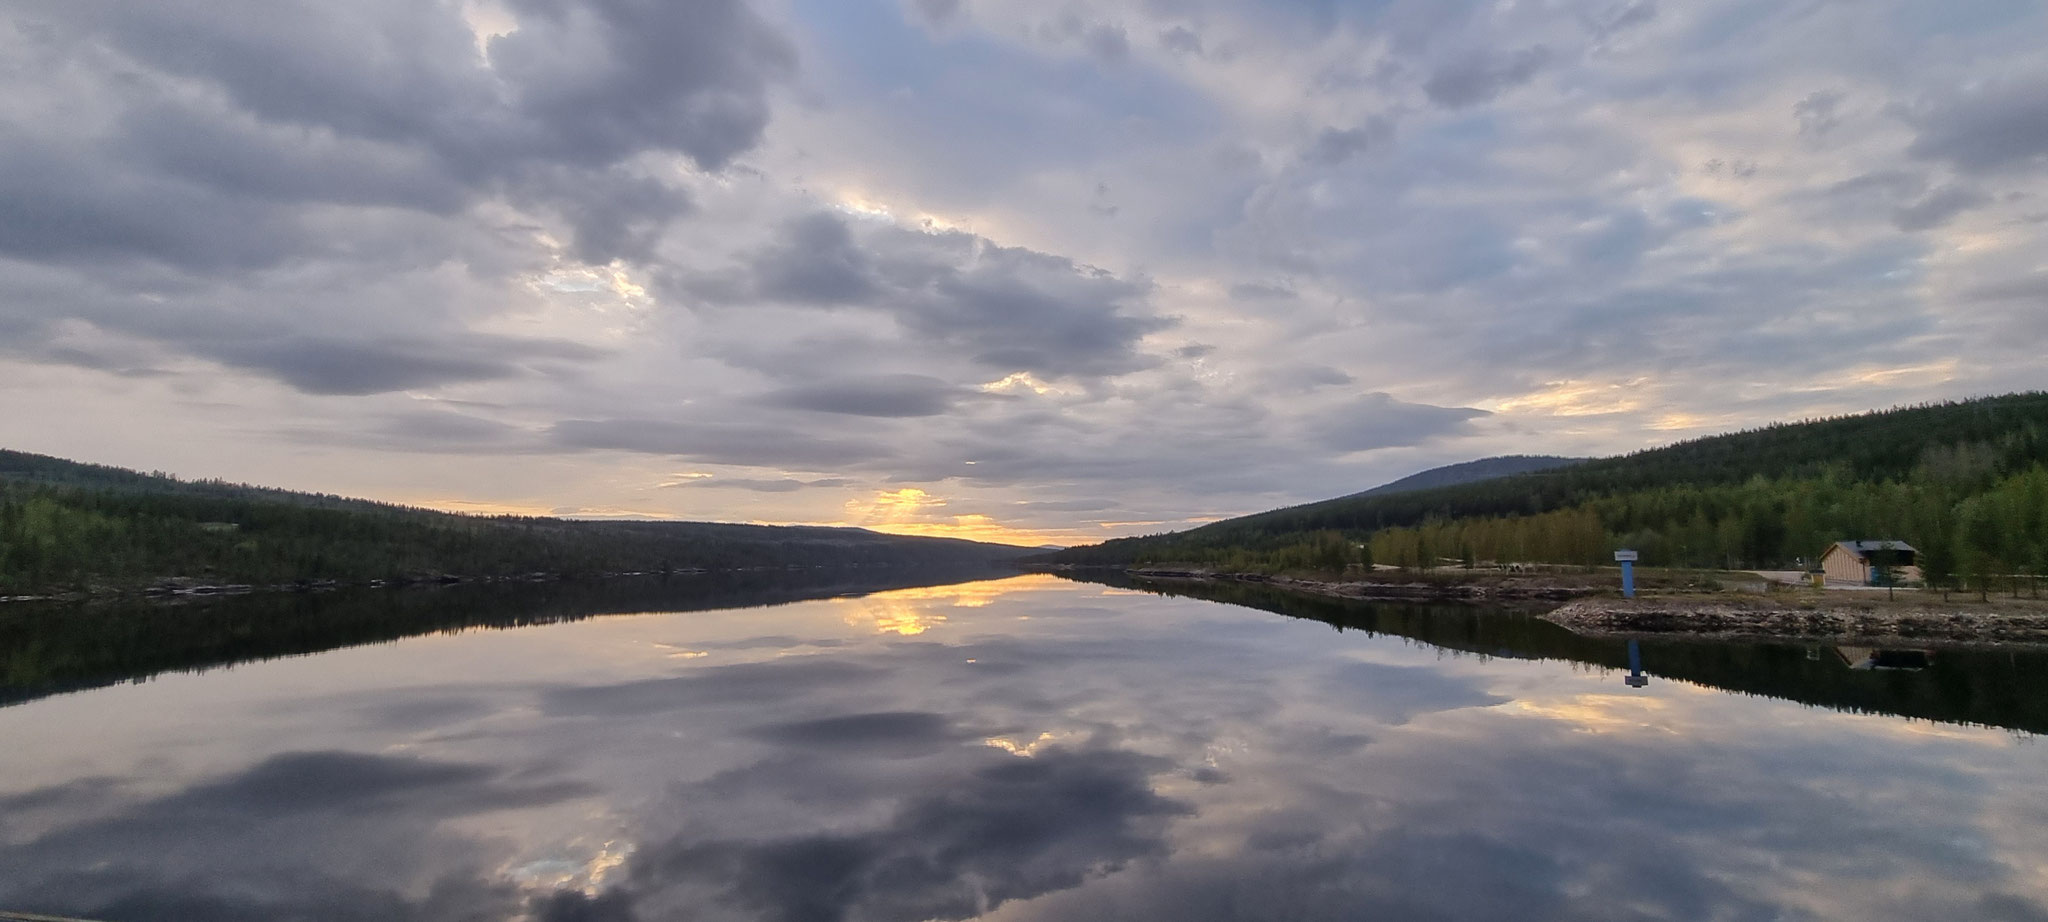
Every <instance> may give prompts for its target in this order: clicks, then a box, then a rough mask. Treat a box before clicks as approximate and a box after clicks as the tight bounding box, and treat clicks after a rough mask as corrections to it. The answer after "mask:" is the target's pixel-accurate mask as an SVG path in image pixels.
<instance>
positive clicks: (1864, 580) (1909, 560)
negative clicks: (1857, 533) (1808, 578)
mask: <svg viewBox="0 0 2048 922" xmlns="http://www.w3.org/2000/svg"><path fill="white" fill-rule="evenodd" d="M1887 560H1888V561H1889V563H1890V564H1891V567H1892V572H1893V573H1894V574H1895V575H1896V577H1897V581H1898V582H1901V583H1912V582H1919V580H1920V567H1919V563H1920V552H1919V551H1916V550H1914V549H1913V546H1912V545H1910V544H1907V543H1906V542H1904V541H1837V542H1835V543H1833V544H1830V545H1828V549H1827V552H1826V553H1823V554H1821V556H1820V569H1821V571H1822V572H1824V573H1826V574H1827V581H1828V582H1830V583H1834V584H1836V585H1847V586H1882V585H1884V565H1885V564H1886V562H1887Z"/></svg>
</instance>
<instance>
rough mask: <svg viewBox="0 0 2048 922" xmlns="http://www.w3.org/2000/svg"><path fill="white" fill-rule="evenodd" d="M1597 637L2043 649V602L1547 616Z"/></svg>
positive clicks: (1907, 600)
mask: <svg viewBox="0 0 2048 922" xmlns="http://www.w3.org/2000/svg"><path fill="white" fill-rule="evenodd" d="M1542 618H1543V619H1544V620H1546V621H1549V622H1552V623H1554V624H1557V625H1560V626H1563V627H1565V628H1567V629H1569V630H1572V631H1575V632H1577V633H1581V634H1588V635H1594V636H1624V637H1650V636H1657V637H1668V636H1673V635H1680V636H1688V637H1700V638H1708V639H1715V640H1770V641H1815V642H1826V643H1834V644H1875V645H1881V646H1949V645H1969V646H2004V645H2014V644H2024V645H2029V646H2048V601H2043V600H2036V599H2011V598H2006V599H1999V598H1993V599H1990V600H1988V601H1984V602H1979V601H1977V600H1975V599H1968V600H1964V599H1953V600H1950V601H1942V600H1941V599H1940V598H1939V597H1938V596H1937V595H1936V594H1934V593H1925V594H1923V593H1910V594H1906V595H1905V597H1902V598H1898V599H1884V598H1873V597H1871V596H1869V595H1866V594H1863V593H1854V594H1851V593H1844V592H1825V593H1822V592H1814V593H1802V594H1798V595H1796V596H1792V597H1790V598H1781V597H1775V596H1732V597H1724V598H1715V597H1705V598H1657V597H1651V598H1640V599H1619V598H1584V599H1578V600H1575V601H1572V602H1569V603H1566V604H1565V605H1562V606H1560V607H1558V608H1556V609H1554V610H1552V611H1550V612H1548V613H1546V614H1544V615H1542Z"/></svg>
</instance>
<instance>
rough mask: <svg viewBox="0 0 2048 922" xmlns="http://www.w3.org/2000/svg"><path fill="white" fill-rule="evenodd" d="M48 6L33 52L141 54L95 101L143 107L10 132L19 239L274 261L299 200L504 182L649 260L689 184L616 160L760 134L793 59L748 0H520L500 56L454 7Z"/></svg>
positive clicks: (721, 145)
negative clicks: (87, 131) (26, 132)
mask: <svg viewBox="0 0 2048 922" xmlns="http://www.w3.org/2000/svg"><path fill="white" fill-rule="evenodd" d="M36 7H37V9H38V12H39V13H40V14H42V15H44V16H47V17H49V18H50V20H51V21H52V22H53V24H54V26H55V27H54V28H52V29H51V30H49V31H48V32H47V33H44V34H45V35H46V38H45V41H44V42H43V44H42V45H41V46H38V47H37V48H35V49H34V52H35V53H37V54H40V55H42V56H45V57H47V58H49V59H50V60H51V61H52V62H53V63H56V62H62V63H70V64H75V63H77V62H80V61H84V60H89V59H90V58H91V57H92V56H93V55H94V54H95V49H96V48H98V47H104V48H107V49H110V50H111V51H112V52H113V53H115V54H118V55H120V56H122V57H123V58H125V60H124V61H122V62H121V64H120V65H117V66H125V72H124V73H123V74H122V76H121V78H120V82H119V83H118V86H119V90H118V91H109V92H108V93H107V94H106V96H105V97H104V100H92V102H93V103H100V102H102V101H109V102H112V103H113V104H114V105H117V106H125V111H122V112H121V114H120V116H119V117H118V118H117V119H115V125H116V129H115V130H114V131H113V132H112V133H111V134H108V135H106V136H104V137H102V138H97V139H75V140H73V141H71V142H69V143H71V144H73V145H80V144H82V145H83V146H82V148H74V149H69V150H67V149H64V148H62V147H60V146H59V145H61V144H64V143H67V142H64V141H63V140H61V136H60V137H59V138H52V139H48V140H46V141H44V140H30V139H25V138H22V137H14V138H11V139H10V138H0V143H4V144H9V145H10V146H26V147H28V148H30V149H26V150H23V149H16V150H13V151H11V152H10V156H9V157H8V159H9V161H10V162H14V163H21V164H23V165H24V166H26V167H27V169H26V171H25V172H22V171H15V170H10V171H9V172H10V175H12V176H14V177H16V178H17V179H18V180H21V181H22V182H20V184H19V185H13V186H8V187H0V214H5V215H6V216H7V217H8V218H9V220H7V221H5V222H4V223H5V225H6V226H9V227H18V226H21V225H20V223H19V222H21V221H28V222H29V224H28V225H27V226H28V227H30V228H34V229H36V230H37V231H38V233H35V234H33V235H31V234H28V233H24V234H22V236H21V237H20V238H19V239H16V238H12V237H11V236H10V235H6V234H0V249H6V250H9V251H12V252H20V253H24V254H26V255H32V256H38V257H47V256H50V255H52V254H53V253H55V252H59V251H61V250H62V249H64V248H71V249H75V250H78V251H81V252H82V253H84V254H86V255H91V256H95V257H101V258H103V257H105V256H109V255H116V254H123V253H125V254H132V255H136V256H141V257H146V258H154V259H166V260H170V261H174V262H176V263H178V264H180V265H184V266H188V267H198V268H204V267H217V266H235V265H264V264H270V263H275V262H277V261H279V260H281V259H284V258H286V257H287V256H297V255H304V254H306V253H307V251H308V248H309V247H312V246H314V243H313V241H312V240H310V239H309V238H308V237H307V235H306V233H305V231H304V229H303V225H304V223H305V221H306V220H307V216H306V215H305V214H304V213H303V212H296V211H290V210H285V208H286V206H291V205H296V204H301V203H308V202H326V203H337V204H352V205H382V206H395V207H399V208H405V209H418V210H424V211H430V212H434V213H439V214H444V215H445V214H452V213H455V212H457V211H459V210H461V209H462V208H464V207H467V206H468V205H469V204H470V203H473V202H475V201H478V200H479V199H481V198H483V197H486V196H490V195H493V194H497V193H500V192H504V193H507V194H509V196H510V197H511V198H512V199H514V200H515V201H520V202H522V203H528V204H534V205H537V206H540V207H542V208H544V209H547V210H551V211H555V212H558V213H561V215H562V216H563V219H564V220H565V221H566V222H567V223H568V224H569V225H570V226H571V228H572V236H573V238H574V241H575V246H576V248H577V250H578V253H579V255H580V256H582V257H584V258H587V259H591V260H594V261H600V262H602V261H604V260H607V259H609V258H612V257H616V256H631V257H644V256H645V255H646V253H647V240H646V238H648V237H649V236H651V235H652V234H653V233H655V232H656V229H655V227H654V225H658V224H660V223H661V222H664V221H666V220H669V219H672V218H673V217H675V216H676V215H679V214H681V213H683V212H684V211H685V210H686V209H687V198H686V197H685V196H684V195H683V194H682V193H681V192H680V191H678V190H676V189H674V188H671V187H669V186H668V185H667V184H665V183H662V182H660V181H658V180H656V179H654V178H652V177H651V176H650V175H648V174H636V175H625V174H622V173H621V172H620V169H621V164H623V163H625V162H626V161H627V160H628V159H629V158H631V157H633V156H635V155H636V154H640V153H643V152H649V151H673V152H677V153H680V154H683V155H685V156H688V157H690V158H691V159H692V160H693V161H695V162H696V163H697V164H698V165H699V166H701V167H703V168H705V169H717V168H720V167H723V166H725V165H726V164H727V163H729V162H730V161H731V160H732V158H733V157H734V156H736V155H738V154H739V153H740V152H742V151H744V150H746V149H748V148H750V147H752V146H754V145H755V144H756V143H757V142H758V141H759V139H760V136H761V132H762V129H763V127H764V126H765V125H766V122H767V118H768V110H767V102H766V90H767V87H768V85H769V84H771V83H773V82H775V81H777V80H779V79H781V78H782V77H783V76H785V75H787V74H788V73H789V72H790V71H791V69H792V68H793V66H794V57H793V53H792V51H791V50H790V46H789V44H788V42H787V41H786V40H784V39H783V38H782V37H781V36H779V35H777V34H776V33H775V32H774V30H773V29H772V28H770V27H769V26H768V25H767V24H766V23H765V22H764V21H763V20H761V19H760V18H759V17H758V16H756V15H755V14H754V13H753V12H751V11H750V10H749V9H748V7H747V6H746V5H745V4H744V3H743V2H740V0H710V2H704V3H693V4H686V5H666V4H660V5H654V6H646V5H642V4H632V3H627V2H624V0H518V2H514V3H511V4H509V7H510V9H511V10H512V11H513V12H514V13H515V14H516V15H517V16H518V17H519V19H520V22H521V24H522V26H523V27H522V28H520V29H518V30H517V31H514V32H512V33H511V34H508V35H503V36H499V37H497V38H495V39H493V40H492V41H491V42H490V44H489V47H488V49H487V51H486V54H485V55H484V56H482V57H479V56H478V55H477V53H476V50H475V47H474V38H473V36H472V34H471V33H470V31H469V28H468V26H467V25H465V24H464V23H463V21H462V20H461V18H460V16H459V15H458V10H456V8H454V7H452V6H445V5H435V4H429V5H420V4H410V3H399V2H388V0H369V2H365V3H360V4H353V5H351V7H350V9H349V12H348V13H347V14H346V15H344V14H341V13H338V12H337V11H334V10H332V9H329V8H327V7H325V6H323V5H321V4H318V3H310V2H303V0H283V2H279V3H274V4H268V5H266V8H265V15H264V16H261V17H249V16H245V15H242V14H241V12H240V11H237V10H229V9H224V8H221V7H219V6H218V5H216V4H207V3H199V2H190V0H167V2H164V3H154V4H148V5H146V6H134V5H130V4H112V3H100V2H88V3H78V4H36ZM181 85H197V86H201V87H204V88H206V89H208V90H209V91H211V92H213V93H216V94H218V95H216V96H208V95H205V94H191V93H185V92H181V91H180V89H179V87H180V86H181ZM71 102H73V103H74V104H78V103H80V102H82V101H81V100H71ZM110 178H113V179H115V180H116V181H115V182H114V183H112V184H110V183H109V182H108V179H110Z"/></svg>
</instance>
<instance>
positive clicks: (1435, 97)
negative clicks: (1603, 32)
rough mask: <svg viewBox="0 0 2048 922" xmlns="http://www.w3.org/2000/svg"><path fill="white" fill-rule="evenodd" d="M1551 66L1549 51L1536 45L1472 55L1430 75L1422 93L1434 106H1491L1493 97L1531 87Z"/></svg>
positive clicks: (1460, 107)
mask: <svg viewBox="0 0 2048 922" xmlns="http://www.w3.org/2000/svg"><path fill="white" fill-rule="evenodd" d="M1549 62H1550V50H1549V49H1548V48H1545V47H1544V46H1542V45H1534V46H1531V47H1528V48H1523V49H1520V50H1518V51H1502V52H1495V53H1493V54H1491V55H1487V54H1473V55H1470V56H1467V57H1465V58H1462V59H1460V60H1458V61H1456V62H1455V63H1452V64H1449V65H1446V66H1444V67H1442V68H1440V69H1438V70H1437V71H1435V72H1434V73H1432V74H1430V75H1429V79H1428V80H1426V81H1424V82H1423V84H1422V92H1423V93H1424V94H1425V95H1427V96H1428V97H1429V99H1430V101H1431V102H1434V103H1436V104H1437V105H1440V106H1444V107H1446V108H1450V109H1462V108H1464V107H1466V106H1473V105H1478V104H1480V103H1484V102H1491V101H1492V100H1493V99H1494V97H1497V96H1499V95H1500V94H1502V93H1505V92H1507V91H1508V90H1510V89H1513V88H1515V87H1518V86H1521V85H1522V84H1524V83H1528V82H1529V81H1530V80H1531V79H1533V78H1534V77H1535V76H1536V72H1537V71H1539V70H1542V69H1543V66H1544V65H1545V64H1548V63H1549Z"/></svg>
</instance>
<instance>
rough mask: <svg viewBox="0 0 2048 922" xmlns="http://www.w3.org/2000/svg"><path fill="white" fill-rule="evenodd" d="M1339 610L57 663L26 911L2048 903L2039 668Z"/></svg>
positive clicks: (907, 607)
mask: <svg viewBox="0 0 2048 922" xmlns="http://www.w3.org/2000/svg"><path fill="white" fill-rule="evenodd" d="M469 598H474V597H469ZM1237 601H1240V602H1247V603H1250V604H1254V605H1257V604H1264V605H1265V607H1267V608H1274V609H1281V610H1286V609H1288V607H1289V605H1294V604H1308V603H1282V602H1275V601H1273V600H1272V599H1270V598H1264V599H1262V598H1251V597H1243V598H1238V599H1237ZM508 604H509V603H508ZM1316 604H1317V605H1325V606H1327V605H1335V604H1336V603H1316ZM486 607H488V606H486ZM515 607H516V606H515ZM1310 607H1311V608H1312V609H1313V610H1307V611H1289V613H1290V614H1295V615H1298V616H1299V615H1306V617H1286V616H1283V615H1281V614H1276V613H1274V612H1272V611H1264V610H1259V609H1258V608H1254V607H1247V606H1246V605H1236V604H1225V603H1222V602H1218V601H1211V600H1207V599H1200V598H1188V597H1168V596H1162V595H1156V594H1150V593H1146V592H1142V591H1138V590H1136V589H1133V588H1128V587H1119V586H1105V585H1096V584H1088V583H1077V582H1068V581H1063V580H1060V579H1057V578H1053V577H1048V576H1029V577H1019V578H1014V579H1005V580H996V581H982V582H973V583H965V584H959V585H952V586H941V587H918V588H908V589H898V590H891V591H884V592H878V593H871V594H866V595H860V596H855V597H838V598H822V599H814V600H810V601H799V602H793V603H790V604H784V605H780V606H778V607H772V608H744V609H723V610H700V611H687V612H670V613H650V614H615V615H610V616H607V617H593V618H586V619H583V620H562V621H560V622H559V623H551V624H534V625H530V626H524V627H518V628H516V629H508V630H466V631H464V630H455V631H447V632H443V633H433V634H426V635H422V636H413V637H406V638H403V639H398V640H388V639H385V638H386V637H388V636H391V635H389V634H385V633H377V632H371V635H370V636H366V637H364V638H363V639H370V640H381V641H383V642H379V643H372V644H368V645H362V646H354V647H347V648H343V649H336V650H332V651H329V652H323V653H315V654H309V655H297V656H292V657H290V658H283V659H270V660H259V661H252V662H244V663H241V664H239V665H234V666H232V667H230V668H210V669H207V670H205V671H195V672H179V671H170V672H162V673H161V674H157V675H155V677H154V678H151V679H149V680H148V681H146V682H139V683H133V684H112V685H105V686H104V687H97V688H90V689H87V690H79V691H71V692H68V693H61V694H47V693H41V694H44V696H43V697H37V698H33V699H32V700H23V701H22V703H17V704H14V705H12V706H9V707H5V708H0V768H4V772H0V908H5V909H20V910H32V911H40V912H58V913H68V914H75V915H85V916H90V917H95V918H102V919H109V920H117V922H126V920H137V922H140V920H157V919H165V920H168V919H180V920H183V919H194V920H196V919H229V920H239V919H250V920H256V919H263V920H290V919H309V920H312V919H318V920H326V919H350V920H355V919H362V920H371V919H375V920H412V919H419V920H465V919H475V920H508V919H533V920H551V922H564V920H627V919H638V920H658V919H771V920H792V922H793V920H834V919H848V920H921V919H966V918H990V919H1082V918H1123V919H1158V920H1208V919H1357V918H1388V919H1473V918H1514V919H1594V918H1599V919H1759V920H1761V919H1902V920H1903V919H1916V920H1917V919H1930V918H1972V919H1988V920H2000V919H2009V920H2021V919H2040V918H2048V796H2044V795H2048V750H2044V749H2043V747H2042V746H2041V744H2040V743H2039V742H2038V741H2037V739H2036V738H2035V737H2034V736H2032V735H2031V734H2030V733H2029V732H2027V730H2026V726H2027V725H2028V724H2029V723H2030V722H2031V721H2033V720H2034V719H2036V718H2035V715H2036V713H2037V712H2036V711H2035V710H2034V708H2038V706H2039V705H2038V702H2035V703H2032V704H2029V703H2028V702H2027V700H2024V699H2028V698H2029V696H2028V695H2027V694H2025V689H2024V688H2021V687H2019V686H2024V684H2025V683H2026V682H2027V681H2031V678H2030V677H2033V676H2037V675H2039V674H2040V663H2039V662H2038V661H2037V660H2035V659H2029V658H2026V657H2017V656H2005V657H2003V658H2002V659H2001V658H2000V656H1999V655H1995V654H1948V653H1937V655H1936V656H1935V657H1934V658H1933V659H1932V660H1931V661H1929V662H1928V663H1927V664H1926V665H1927V668H1923V669H1917V670H1857V669H1851V668H1850V666H1851V664H1852V663H1853V662H1856V660H1855V659H1854V655H1853V653H1852V654H1849V655H1844V654H1842V653H1840V652H1838V651H1834V650H1832V649H1818V648H1816V649H1806V648H1796V647H1786V648H1776V647H1744V648H1730V647H1715V646H1704V647H1703V646H1698V645H1694V646H1672V645H1653V646H1650V647H1647V648H1643V649H1641V650H1639V654H1640V655H1641V657H1642V660H1643V665H1644V672H1645V681H1646V682H1647V684H1646V685H1644V686H1642V687H1635V686H1633V685H1631V684H1629V683H1628V682H1627V681H1626V680H1627V678H1628V672H1627V670H1626V669H1625V668H1618V667H1625V666H1626V663H1627V660H1626V654H1625V649H1624V648H1623V647H1622V646H1621V645H1618V644H1613V643H1608V642H1597V641H1586V640H1584V639H1582V638H1574V637H1572V636H1571V635H1568V634H1564V633H1562V632H1560V631H1558V630H1557V629H1555V628H1553V627H1551V626H1549V625H1545V624H1542V623H1541V622H1535V621H1533V620H1531V619H1528V618H1526V617H1521V616H1516V615H1512V614H1508V613H1504V612H1496V611H1485V610H1475V609H1424V608H1415V607H1409V606H1363V605H1336V607H1335V608H1328V607H1322V608H1316V607H1315V606H1313V605H1311V606H1310ZM572 614H573V613H572ZM1319 618H1320V619H1322V620H1316V619H1319ZM202 620H203V619H202ZM227 620H229V621H233V620H235V619H227ZM516 620H517V619H515V621H516ZM528 620H549V619H528ZM1326 622H1327V623H1326ZM351 623H353V622H351ZM479 623H491V622H488V621H486V622H479ZM1333 623H1334V624H1338V625H1341V626H1343V627H1346V628H1347V629H1346V630H1342V631H1339V630H1333V629H1332V624H1333ZM244 624H245V627H246V625H247V623H246V622H244ZM452 626H454V625H452V624H442V625H437V626H436V627H439V628H447V627H452ZM250 630H254V631H255V632H256V635H258V636H260V635H261V633H262V632H261V630H260V629H256V628H251V629H250ZM245 636H248V635H245ZM318 648H319V647H318V646H317V645H316V646H313V647H305V646H303V645H302V646H301V647H297V648H292V649H290V650H286V651H284V652H297V653H306V652H307V651H308V650H310V649H318ZM209 649H212V648H209ZM1702 651H1716V652H1702ZM261 655H276V653H275V652H272V653H265V654H261ZM60 658H61V659H66V661H69V657H68V656H67V657H60ZM228 659H232V657H228V658H226V659H223V658H220V657H216V658H215V659H213V660H208V661H206V662H205V663H196V664H195V665H205V664H207V663H211V664H213V665H214V666H216V667H218V666H220V665H222V664H223V663H225V662H227V661H228ZM30 661H31V662H36V663H43V664H45V665H46V666H47V663H49V662H51V661H52V660H50V659H49V658H47V657H46V658H45V659H42V660H30ZM95 668H98V669H99V670H100V671H99V672H95V673H93V675H95V676H99V677H100V678H98V679H95V680H94V681H92V682H84V683H74V685H77V686H81V687H82V686H83V685H91V684H98V683H99V682H102V681H108V680H109V679H108V678H106V676H107V675H108V673H107V670H108V669H111V668H114V667H111V666H107V665H105V664H101V665H100V666H98V667H95ZM162 668H164V667H163V665H161V664H159V665H158V666H155V667H152V668H151V669H149V670H147V671H148V672H156V671H158V670H160V669H162ZM1999 670H2004V671H2003V672H2000V671H1999ZM46 671H47V670H46ZM137 674H142V673H140V672H138V673H137ZM1973 682H1974V683H1975V685H1974V686H1972V683H1973ZM1745 683H1747V685H1745ZM1959 688H1960V689H1961V690H1958V689H1959ZM17 697H18V698H29V697H30V696H28V695H26V694H22V695H17ZM2013 699H2020V700H2018V701H2017V703H2016V702H2015V700H2013ZM1912 714H1917V715H1919V716H1901V715H1912ZM1930 718H1938V719H1930Z"/></svg>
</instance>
